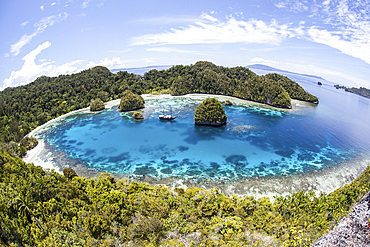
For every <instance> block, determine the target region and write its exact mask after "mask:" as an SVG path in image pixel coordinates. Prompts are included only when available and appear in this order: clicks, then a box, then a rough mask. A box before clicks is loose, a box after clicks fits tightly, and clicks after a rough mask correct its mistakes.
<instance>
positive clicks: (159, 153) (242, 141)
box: [35, 70, 370, 181]
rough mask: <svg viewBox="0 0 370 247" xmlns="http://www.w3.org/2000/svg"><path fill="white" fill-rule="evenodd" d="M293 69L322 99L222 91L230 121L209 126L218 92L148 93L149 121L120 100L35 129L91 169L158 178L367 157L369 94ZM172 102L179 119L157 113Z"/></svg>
mask: <svg viewBox="0 0 370 247" xmlns="http://www.w3.org/2000/svg"><path fill="white" fill-rule="evenodd" d="M256 72H257V73H258V74H263V73H265V71H262V70H261V71H258V70H257V71H256ZM269 72H271V71H269ZM286 75H287V76H288V77H289V78H291V79H293V80H294V81H296V82H298V83H299V84H300V85H301V86H303V87H304V88H305V89H306V90H307V91H308V92H310V93H312V94H314V95H316V96H317V97H318V98H319V100H320V103H319V104H318V105H314V104H311V103H306V102H301V101H293V105H294V106H293V109H292V110H282V109H276V108H271V107H268V106H265V105H261V104H256V103H252V102H248V101H243V100H240V99H236V98H231V97H223V96H216V98H218V99H219V100H220V101H224V100H226V99H229V100H230V101H232V102H233V103H234V105H233V106H224V109H225V111H226V115H227V116H228V121H227V125H226V126H222V127H209V126H195V125H194V119H193V117H194V110H195V108H196V106H197V105H198V104H200V103H201V102H202V101H203V100H204V99H205V98H207V97H214V96H211V95H186V96H181V97H172V96H168V95H165V96H161V97H152V96H145V109H143V110H141V112H142V113H143V115H144V117H145V119H144V120H143V121H135V120H133V119H132V113H131V112H128V113H121V112H119V110H118V107H117V106H114V107H112V108H110V109H107V110H104V111H102V112H100V113H77V114H74V115H71V116H68V117H67V118H64V119H63V120H62V121H59V122H58V124H55V125H53V127H49V128H46V129H43V131H40V132H39V133H36V135H35V136H36V137H37V138H38V139H42V140H44V142H45V143H47V145H49V146H52V147H54V149H55V151H58V152H63V153H64V154H66V156H67V157H69V158H70V159H71V160H75V161H76V160H77V161H78V162H80V163H81V164H83V165H84V166H86V167H87V168H89V169H93V170H95V171H106V172H110V173H113V174H118V175H120V176H125V175H135V176H148V177H155V178H159V179H160V178H167V177H173V176H175V177H176V178H181V179H192V178H202V179H207V180H211V181H225V180H227V181H230V180H240V179H242V178H248V177H278V176H289V175H297V174H306V173H307V174H308V173H312V172H313V171H315V170H322V169H325V168H328V167H336V166H338V165H343V164H348V166H349V165H351V162H352V161H353V160H358V159H368V158H369V157H370V128H369V126H370V100H369V99H367V98H364V97H361V96H358V95H355V94H351V93H348V92H345V91H343V90H337V89H335V88H334V87H333V85H334V83H331V82H328V81H325V80H321V82H322V83H323V85H322V86H319V85H318V84H317V78H313V77H309V76H303V75H297V74H289V73H286ZM170 110H172V112H173V114H174V115H176V116H178V118H177V119H176V120H175V121H171V122H163V121H160V120H159V119H158V115H160V114H162V113H163V112H165V113H169V112H170ZM57 165H58V164H57ZM64 165H65V164H64Z"/></svg>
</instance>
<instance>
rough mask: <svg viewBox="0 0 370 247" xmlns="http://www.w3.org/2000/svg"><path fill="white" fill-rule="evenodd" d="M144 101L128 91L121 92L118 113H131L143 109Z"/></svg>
mask: <svg viewBox="0 0 370 247" xmlns="http://www.w3.org/2000/svg"><path fill="white" fill-rule="evenodd" d="M144 104H145V101H144V99H143V97H141V96H140V95H138V94H134V93H133V92H131V91H130V90H126V91H124V92H123V96H122V98H121V102H120V103H119V110H120V111H123V112H125V111H133V110H138V109H141V108H144Z"/></svg>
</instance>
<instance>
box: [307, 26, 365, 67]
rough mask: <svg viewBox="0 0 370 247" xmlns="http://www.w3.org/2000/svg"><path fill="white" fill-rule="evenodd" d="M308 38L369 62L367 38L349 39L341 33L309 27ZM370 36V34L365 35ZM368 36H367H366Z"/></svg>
mask: <svg viewBox="0 0 370 247" xmlns="http://www.w3.org/2000/svg"><path fill="white" fill-rule="evenodd" d="M308 34H309V36H310V38H311V39H312V40H313V41H314V42H317V43H321V44H325V45H328V46H330V47H333V48H335V49H338V50H339V51H341V52H343V53H345V54H347V55H350V56H352V57H356V58H359V59H361V60H363V61H365V62H366V63H368V64H370V40H369V39H363V38H359V39H353V38H352V39H350V40H345V39H344V38H343V36H342V35H338V34H335V33H333V32H329V31H327V30H319V29H317V28H310V29H309V30H308ZM367 36H370V35H367ZM368 38H369V37H368Z"/></svg>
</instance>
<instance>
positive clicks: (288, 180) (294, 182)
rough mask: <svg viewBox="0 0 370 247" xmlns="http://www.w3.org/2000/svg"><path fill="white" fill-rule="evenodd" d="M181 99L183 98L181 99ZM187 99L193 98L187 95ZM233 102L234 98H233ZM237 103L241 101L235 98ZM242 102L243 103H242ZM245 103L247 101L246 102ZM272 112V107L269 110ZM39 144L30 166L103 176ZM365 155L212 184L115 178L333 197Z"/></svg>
mask: <svg viewBox="0 0 370 247" xmlns="http://www.w3.org/2000/svg"><path fill="white" fill-rule="evenodd" d="M143 97H144V99H148V98H159V97H171V96H169V95H143ZM180 97H181V96H180ZM186 97H189V95H187V96H186ZM230 98H231V97H230ZM232 99H233V101H239V100H240V99H235V98H232ZM240 101H242V100H240ZM243 101H244V100H243ZM119 102H120V99H118V100H113V101H109V102H107V103H105V108H106V109H109V108H111V107H114V106H117V105H118V104H119ZM292 103H293V109H292V110H291V111H299V110H300V109H304V108H305V107H308V106H309V103H306V102H300V101H292ZM250 104H251V105H257V106H263V107H266V106H265V105H261V104H259V103H255V102H250ZM268 108H269V107H268ZM86 112H90V110H89V108H84V109H80V110H77V111H73V112H70V113H67V114H65V115H63V116H60V117H58V118H56V119H53V120H51V121H49V122H47V123H45V124H43V125H41V126H39V127H38V128H36V129H34V130H33V131H31V132H30V133H29V134H28V136H31V137H36V138H37V133H40V132H42V131H45V130H47V129H49V128H51V127H52V126H54V125H55V124H58V123H59V122H60V121H62V120H63V119H65V118H66V117H68V116H71V115H74V114H79V113H82V114H83V113H86ZM38 141H39V144H38V145H37V146H36V147H35V148H34V149H32V150H29V151H28V152H27V154H26V155H25V157H24V158H23V160H24V161H25V162H27V163H34V164H35V165H37V166H41V167H43V168H44V169H54V170H55V171H56V172H59V173H61V172H62V170H63V169H64V168H67V167H70V168H73V169H74V170H75V171H76V172H77V174H78V175H80V176H86V177H97V176H98V175H99V174H100V173H101V172H99V171H95V170H93V169H91V168H88V167H87V166H85V165H84V164H82V163H81V162H80V161H78V160H75V159H72V158H70V157H68V156H67V155H66V154H65V153H64V152H61V151H58V150H56V148H55V147H53V146H51V145H49V144H47V143H46V142H45V141H44V140H42V139H38ZM367 155H368V154H366V156H365V155H364V156H363V157H358V158H357V159H356V160H350V161H348V162H345V163H343V164H338V165H337V166H335V167H325V168H323V169H319V170H314V171H312V172H309V173H304V174H303V173H302V174H295V175H288V176H276V177H244V178H239V179H230V180H209V179H205V178H202V177H192V178H188V179H184V178H179V177H176V176H171V177H165V178H155V177H149V176H136V175H128V176H124V175H121V174H112V175H113V176H115V177H116V178H126V179H128V180H129V181H139V182H147V183H149V184H153V185H156V184H157V185H166V186H168V187H170V188H175V187H181V188H184V189H186V188H193V187H198V188H204V189H211V188H215V187H217V188H218V189H219V191H220V192H222V193H225V194H238V195H247V196H254V197H256V198H261V197H264V196H266V197H269V198H271V199H273V197H274V196H285V195H289V194H292V193H295V192H299V191H301V190H306V191H308V190H313V191H314V192H315V193H316V194H317V195H319V194H320V193H330V192H332V191H334V190H336V189H338V188H339V187H341V186H343V185H344V184H347V183H350V182H351V181H353V180H354V179H355V178H357V177H358V176H359V175H360V174H361V173H362V172H363V171H364V170H365V169H366V167H367V166H368V164H369V163H370V157H369V156H367Z"/></svg>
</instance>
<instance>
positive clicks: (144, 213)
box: [0, 62, 370, 246]
mask: <svg viewBox="0 0 370 247" xmlns="http://www.w3.org/2000/svg"><path fill="white" fill-rule="evenodd" d="M126 90H130V91H131V92H132V93H134V94H142V93H151V92H170V93H172V94H174V95H179V94H186V93H209V94H211V93H212V94H223V95H229V96H234V97H239V98H243V99H249V100H254V101H257V102H261V103H266V104H270V105H274V106H278V107H290V98H291V97H292V98H295V97H297V98H298V97H301V99H303V100H307V101H310V102H315V100H314V99H311V98H310V96H307V95H305V94H304V93H303V91H302V90H303V89H301V88H298V87H296V85H295V84H294V83H292V82H290V81H288V79H285V78H284V77H280V76H276V75H266V76H262V77H261V76H257V75H255V74H254V73H253V72H251V71H250V70H249V69H246V68H244V67H236V68H230V69H229V68H225V67H221V66H216V65H214V64H212V63H208V62H198V63H196V64H195V65H192V66H182V65H179V66H174V67H172V68H169V69H168V70H163V71H157V70H151V71H149V72H147V73H145V74H144V76H142V77H141V76H138V75H134V74H130V73H127V72H119V73H117V74H112V73H111V72H110V71H109V70H108V69H106V68H104V67H100V66H98V67H95V68H92V69H89V70H85V71H82V72H80V73H77V74H73V75H63V76H58V77H46V76H42V77H40V78H38V79H36V80H35V81H34V82H32V83H31V84H28V85H25V86H21V87H17V88H7V89H5V90H4V91H2V92H0V245H1V246H92V245H95V246H119V245H122V246H212V245H213V246H248V245H251V246H282V245H285V246H308V245H309V244H310V243H312V242H313V241H314V240H316V239H317V238H318V237H319V236H321V235H323V234H325V232H326V231H327V230H328V229H329V228H332V227H333V226H334V225H335V224H336V223H337V222H338V221H339V219H340V218H341V217H342V216H344V215H345V214H346V213H347V212H348V210H349V209H350V207H351V206H352V205H353V204H354V203H355V202H356V201H358V200H359V199H360V198H361V197H362V196H363V195H364V194H365V193H366V192H367V191H369V190H370V168H367V169H366V171H365V172H364V173H363V174H362V175H361V176H360V177H359V178H357V179H356V180H355V181H353V182H352V183H351V184H349V185H345V186H344V187H342V188H340V189H338V190H337V191H335V192H333V193H331V194H329V195H320V196H315V195H314V193H313V192H311V191H306V192H305V191H301V192H298V193H294V194H292V195H290V196H286V197H282V196H280V197H276V198H275V200H274V202H271V201H270V200H269V199H268V198H261V199H259V200H257V199H255V198H253V197H251V196H236V195H229V196H227V195H224V194H222V193H220V192H219V191H218V190H217V189H212V190H203V189H199V188H190V189H187V190H184V189H182V188H176V189H175V190H174V191H173V190H171V189H169V188H166V187H163V186H151V185H148V184H146V183H136V182H129V181H128V180H125V179H120V180H116V179H114V178H113V177H111V176H110V175H109V174H106V173H103V174H101V175H100V176H99V177H98V178H97V179H92V178H85V177H80V176H77V174H76V173H75V172H74V170H73V169H71V168H66V169H64V170H63V175H61V174H58V173H56V172H54V171H45V170H43V169H42V168H41V167H36V166H34V165H33V164H26V163H24V162H23V161H22V160H21V159H20V158H19V157H21V156H23V155H24V154H25V152H26V150H28V149H30V148H32V147H34V146H35V145H36V144H37V140H36V139H34V138H28V137H25V138H24V136H25V135H26V134H27V133H29V132H30V131H31V130H32V129H34V128H36V127H37V126H39V125H41V124H43V123H45V122H47V121H49V120H51V119H53V118H55V117H58V116H60V115H62V114H65V113H67V112H70V111H73V110H77V109H80V108H84V107H88V106H89V104H90V102H91V100H94V99H98V98H99V99H100V100H101V101H103V102H105V101H108V100H113V99H119V98H121V97H122V96H123V93H124V92H125V91H126ZM295 91H299V93H297V95H298V96H296V95H295V94H294V92H295ZM217 107H218V106H217ZM221 108H222V106H221ZM221 119H222V117H221Z"/></svg>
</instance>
